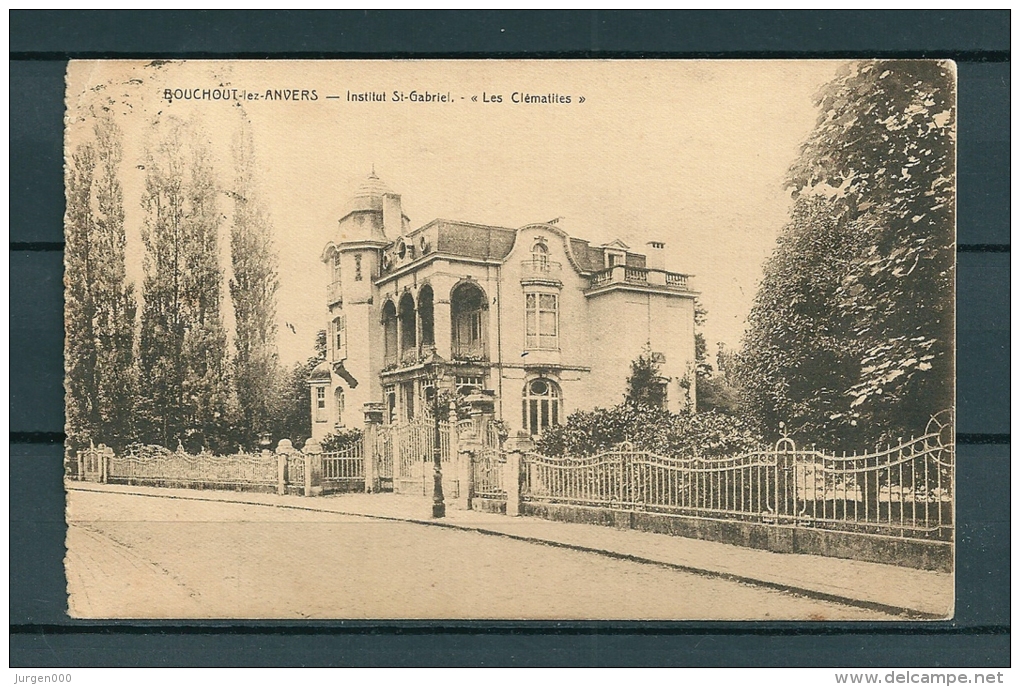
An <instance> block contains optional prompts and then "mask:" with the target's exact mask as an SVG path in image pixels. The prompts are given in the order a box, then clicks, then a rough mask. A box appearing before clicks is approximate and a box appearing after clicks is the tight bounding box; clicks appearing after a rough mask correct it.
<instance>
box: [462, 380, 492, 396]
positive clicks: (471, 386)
mask: <svg viewBox="0 0 1020 687" xmlns="http://www.w3.org/2000/svg"><path fill="white" fill-rule="evenodd" d="M484 388H485V378H484V377H482V376H481V375H458V376H457V393H459V394H460V395H461V396H467V395H468V394H473V393H475V392H476V391H481V390H482V389H484Z"/></svg>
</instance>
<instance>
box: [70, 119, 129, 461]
mask: <svg viewBox="0 0 1020 687" xmlns="http://www.w3.org/2000/svg"><path fill="white" fill-rule="evenodd" d="M91 133H92V138H91V140H90V141H87V142H85V143H82V144H79V145H78V146H77V148H76V149H75V152H74V153H73V154H72V155H71V161H70V164H69V165H68V168H67V208H66V218H65V236H66V244H65V257H64V259H65V277H64V283H65V313H66V317H65V328H66V329H65V332H66V343H65V361H66V363H65V364H66V368H67V378H66V389H67V402H66V409H67V439H68V441H67V446H68V448H80V447H82V446H85V445H88V443H89V441H95V442H97V443H98V442H103V443H106V444H108V445H110V446H113V447H115V448H120V447H122V446H124V445H126V443H128V442H129V441H130V439H131V434H132V424H133V423H132V402H131V401H132V392H133V376H132V364H133V359H132V358H133V345H134V322H135V310H136V307H135V301H134V287H133V285H132V284H131V283H129V282H128V281H127V277H126V271H125V265H124V246H125V233H124V207H123V191H122V190H121V185H120V181H119V179H118V176H117V168H118V165H119V164H120V161H121V155H122V153H121V132H120V130H119V128H118V127H117V125H116V124H115V123H114V122H113V120H112V119H111V118H110V117H109V116H108V115H103V116H100V117H97V118H95V123H94V125H93V127H92V132H91Z"/></svg>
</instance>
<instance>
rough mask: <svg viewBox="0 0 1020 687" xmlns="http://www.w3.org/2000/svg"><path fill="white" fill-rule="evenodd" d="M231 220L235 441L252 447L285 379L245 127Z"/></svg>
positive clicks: (267, 426) (269, 248)
mask: <svg viewBox="0 0 1020 687" xmlns="http://www.w3.org/2000/svg"><path fill="white" fill-rule="evenodd" d="M233 152H234V174H235V176H234V192H233V193H232V196H233V201H234V218H233V225H232V226H231V230H230V258H231V267H232V272H233V276H232V277H231V279H230V296H231V300H232V302H233V305H234V318H235V323H236V324H235V334H234V349H235V353H234V361H233V362H234V365H233V371H234V386H235V389H236V392H237V402H238V414H239V417H238V421H239V439H240V440H241V441H242V442H243V443H250V444H253V443H254V442H255V440H256V438H257V436H258V434H259V433H261V432H265V431H270V430H271V429H272V425H273V424H278V422H276V421H275V420H276V418H277V416H278V414H279V413H280V412H282V411H281V408H280V403H281V401H280V398H281V391H282V388H281V387H282V386H283V385H284V380H283V377H282V373H281V371H280V369H279V364H278V355H277V349H276V334H277V325H276V292H277V290H278V289H279V279H278V276H277V258H276V254H275V252H274V250H273V243H272V236H271V225H270V220H269V217H268V215H267V213H266V210H265V207H264V206H263V204H262V202H261V198H260V197H259V191H258V188H257V183H256V175H255V170H256V166H255V146H254V141H253V140H252V134H251V129H250V127H249V126H248V125H247V122H244V123H243V124H242V127H241V130H240V132H239V134H238V136H237V137H236V138H235V141H234V150H233Z"/></svg>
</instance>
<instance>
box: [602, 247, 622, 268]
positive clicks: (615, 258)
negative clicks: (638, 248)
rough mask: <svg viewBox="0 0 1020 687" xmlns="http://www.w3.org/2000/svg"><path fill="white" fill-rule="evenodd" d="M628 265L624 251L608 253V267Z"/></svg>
mask: <svg viewBox="0 0 1020 687" xmlns="http://www.w3.org/2000/svg"><path fill="white" fill-rule="evenodd" d="M626 264H627V254H626V253H624V252H622V251H608V250H607V251H606V267H607V268H609V267H616V266H617V265H626Z"/></svg>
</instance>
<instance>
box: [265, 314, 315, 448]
mask: <svg viewBox="0 0 1020 687" xmlns="http://www.w3.org/2000/svg"><path fill="white" fill-rule="evenodd" d="M325 359H326V330H325V329H320V330H319V331H318V332H316V334H315V354H314V355H312V356H310V357H309V358H308V360H306V361H305V362H303V363H297V364H295V365H294V366H293V367H292V368H291V369H290V370H289V371H287V372H286V373H283V374H284V383H283V384H282V385H281V388H280V397H279V402H278V403H277V404H276V411H275V417H274V422H273V425H272V429H271V432H272V434H273V437H274V438H276V439H290V440H291V442H292V443H293V444H294V446H296V447H298V448H300V447H301V446H302V445H303V444H304V442H305V440H307V439H308V437H310V436H312V415H311V412H312V411H311V398H312V397H311V390H310V387H309V386H308V378H309V377H311V375H312V371H313V370H314V369H315V367H316V366H317V365H318V364H319V363H321V362H322V361H323V360H325Z"/></svg>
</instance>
